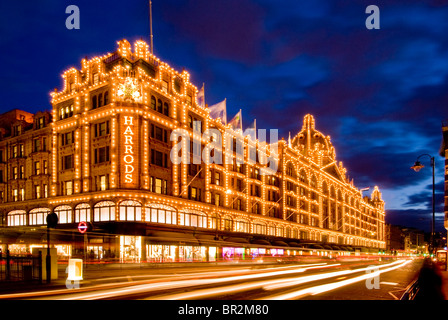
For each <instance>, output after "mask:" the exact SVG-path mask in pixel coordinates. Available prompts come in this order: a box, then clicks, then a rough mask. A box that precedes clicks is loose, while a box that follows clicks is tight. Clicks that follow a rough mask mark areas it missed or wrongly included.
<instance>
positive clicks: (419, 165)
mask: <svg viewBox="0 0 448 320" xmlns="http://www.w3.org/2000/svg"><path fill="white" fill-rule="evenodd" d="M423 156H427V157H429V159H430V160H431V167H432V226H431V250H430V254H431V253H433V250H434V232H435V230H434V229H435V220H436V219H435V215H436V201H435V174H434V171H435V161H434V157H432V156H431V155H429V154H427V153H424V154H421V155H419V156H418V158H417V160H416V161H415V163H414V165H413V166H412V167H411V169H412V170H414V171H415V172H419V171H420V170H421V169H423V168H424V167H425V166H424V165H423V164H422V163H421V162H420V161H419V159H420V157H423Z"/></svg>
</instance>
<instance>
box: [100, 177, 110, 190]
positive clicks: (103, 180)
mask: <svg viewBox="0 0 448 320" xmlns="http://www.w3.org/2000/svg"><path fill="white" fill-rule="evenodd" d="M107 189H109V175H103V176H100V190H101V191H104V190H107Z"/></svg>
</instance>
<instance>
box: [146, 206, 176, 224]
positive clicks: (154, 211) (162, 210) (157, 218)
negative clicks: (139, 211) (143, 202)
mask: <svg viewBox="0 0 448 320" xmlns="http://www.w3.org/2000/svg"><path fill="white" fill-rule="evenodd" d="M145 221H148V222H154V223H167V224H177V213H176V210H175V209H174V208H172V207H169V206H165V205H162V204H151V205H149V206H148V207H146V211H145Z"/></svg>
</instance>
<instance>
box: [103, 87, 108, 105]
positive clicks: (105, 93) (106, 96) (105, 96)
mask: <svg viewBox="0 0 448 320" xmlns="http://www.w3.org/2000/svg"><path fill="white" fill-rule="evenodd" d="M108 104H109V91H106V92H104V105H105V106H107V105H108Z"/></svg>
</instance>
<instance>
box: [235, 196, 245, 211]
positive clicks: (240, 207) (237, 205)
mask: <svg viewBox="0 0 448 320" xmlns="http://www.w3.org/2000/svg"><path fill="white" fill-rule="evenodd" d="M233 209H235V210H239V211H242V210H243V205H242V201H241V199H239V198H238V199H236V200H235V202H234V204H233Z"/></svg>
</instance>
